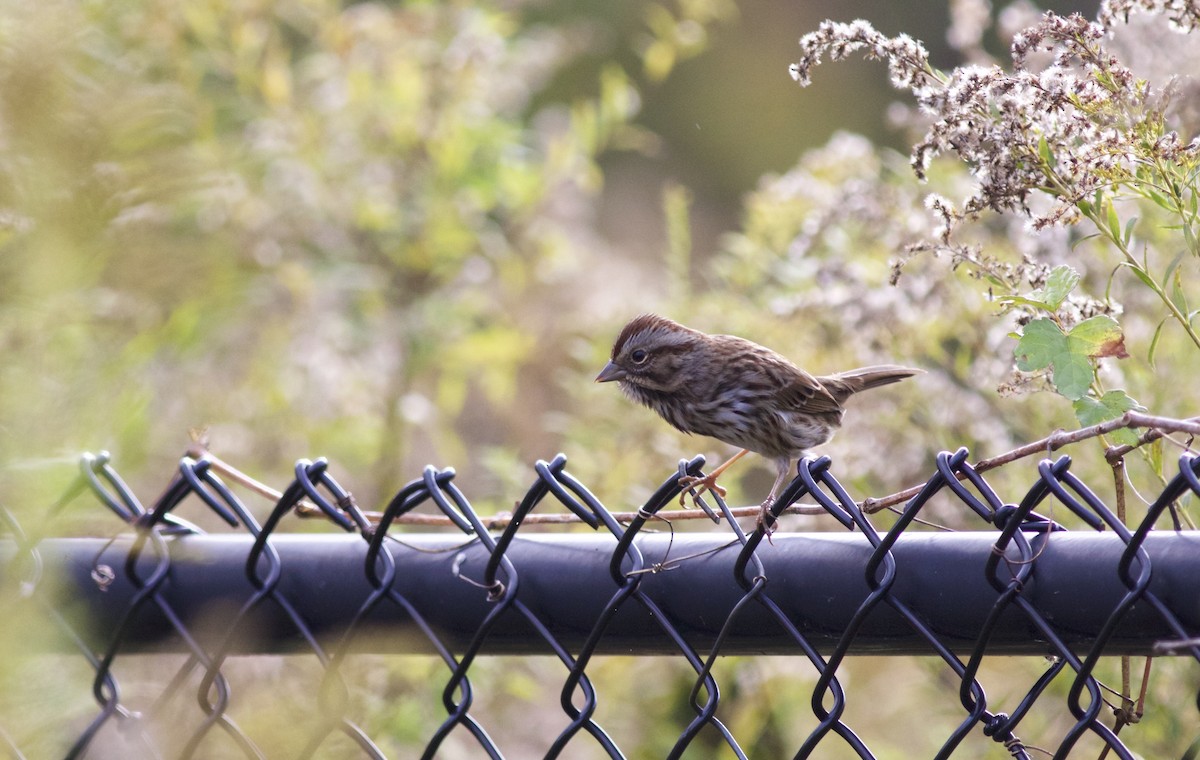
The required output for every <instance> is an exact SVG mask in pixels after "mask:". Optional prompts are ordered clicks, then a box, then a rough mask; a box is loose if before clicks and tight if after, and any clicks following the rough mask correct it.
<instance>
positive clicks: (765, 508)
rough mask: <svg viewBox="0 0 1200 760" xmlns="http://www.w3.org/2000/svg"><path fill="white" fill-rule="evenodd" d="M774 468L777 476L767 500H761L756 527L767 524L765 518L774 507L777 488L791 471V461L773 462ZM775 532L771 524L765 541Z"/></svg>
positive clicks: (773, 525)
mask: <svg viewBox="0 0 1200 760" xmlns="http://www.w3.org/2000/svg"><path fill="white" fill-rule="evenodd" d="M775 467H776V469H778V471H779V474H777V475H776V476H775V485H773V486H771V492H770V493H769V494H767V498H766V499H764V500H763V503H762V512H760V513H759V515H758V521H757V523H756V525H757V527H762V526H763V525H766V524H767V516H768V515H769V514H770V511H771V507H773V506H775V496H776V494H778V493H779V487H780V486H782V485H783V481H784V480H786V479H787V476H788V473H789V472H791V471H792V460H791V459H780V460H777V461H776V462H775ZM774 532H775V523H774V521H772V522H771V524H770V527H769V528H767V529H766V533H767V540H768V541H770V540H771V534H772V533H774Z"/></svg>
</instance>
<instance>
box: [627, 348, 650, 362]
mask: <svg viewBox="0 0 1200 760" xmlns="http://www.w3.org/2000/svg"><path fill="white" fill-rule="evenodd" d="M629 358H630V359H631V360H633V363H634V364H645V363H646V359H648V358H650V354H648V353H646V352H645V351H643V350H642V349H640V348H638V349H634V351H633V353H631V354H629Z"/></svg>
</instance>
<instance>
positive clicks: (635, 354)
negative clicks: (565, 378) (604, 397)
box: [596, 314, 706, 392]
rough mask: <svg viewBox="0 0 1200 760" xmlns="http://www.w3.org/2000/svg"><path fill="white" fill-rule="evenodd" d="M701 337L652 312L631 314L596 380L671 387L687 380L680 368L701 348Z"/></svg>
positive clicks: (668, 389) (654, 388)
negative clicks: (636, 315)
mask: <svg viewBox="0 0 1200 760" xmlns="http://www.w3.org/2000/svg"><path fill="white" fill-rule="evenodd" d="M705 337H706V336H705V335H704V333H702V332H699V331H697V330H693V329H691V328H689V327H684V326H683V325H681V324H679V323H678V322H672V321H671V320H669V319H667V318H666V317H660V316H658V315H656V314H643V315H641V316H639V317H635V318H634V319H633V320H632V321H630V322H629V324H627V325H625V327H624V329H622V330H621V334H620V335H618V336H617V340H616V342H615V343H613V348H612V357H611V358H610V360H609V362H608V364H605V365H604V369H602V370H600V374H599V375H597V376H596V382H598V383H607V382H612V381H614V380H615V381H617V382H619V383H620V384H621V386H622V387H623V388H626V389H631V388H630V386H633V387H636V388H639V389H645V390H651V391H665V392H671V391H675V390H677V389H679V388H680V387H681V386H682V385H685V384H686V383H687V382H688V377H687V373H686V372H683V371H681V369H682V368H683V367H684V365H685V364H687V359H688V357H689V356H692V355H694V353H695V352H696V351H698V350H700V349H701V347H702V345H703V341H704V338H705Z"/></svg>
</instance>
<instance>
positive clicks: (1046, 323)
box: [1013, 319, 1067, 372]
mask: <svg viewBox="0 0 1200 760" xmlns="http://www.w3.org/2000/svg"><path fill="white" fill-rule="evenodd" d="M1066 352H1067V336H1065V335H1063V332H1062V330H1061V329H1059V327H1058V325H1056V324H1055V323H1054V322H1053V321H1051V320H1049V319H1035V320H1033V321H1032V322H1030V323H1029V324H1027V325H1025V329H1024V330H1022V331H1021V339H1020V340H1019V341H1017V348H1016V350H1015V351H1014V352H1013V353H1014V354H1015V356H1016V359H1017V369H1019V370H1021V371H1022V372H1035V371H1037V370H1039V369H1045V368H1046V367H1049V366H1050V365H1052V364H1053V363H1054V360H1055V359H1056V358H1058V357H1059V356H1061V355H1062V354H1064V353H1066Z"/></svg>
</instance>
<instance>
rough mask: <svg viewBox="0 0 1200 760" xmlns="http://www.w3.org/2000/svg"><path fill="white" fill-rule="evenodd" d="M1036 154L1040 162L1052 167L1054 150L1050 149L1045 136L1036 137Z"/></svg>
mask: <svg viewBox="0 0 1200 760" xmlns="http://www.w3.org/2000/svg"><path fill="white" fill-rule="evenodd" d="M1037 151H1038V156H1039V157H1040V158H1041V159H1042V163H1044V164H1045V165H1046V166H1048V167H1050V168H1051V169H1053V168H1054V164H1055V161H1054V152H1053V151H1051V150H1050V143H1048V142H1046V138H1045V136H1042V137H1039V138H1038V145H1037Z"/></svg>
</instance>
